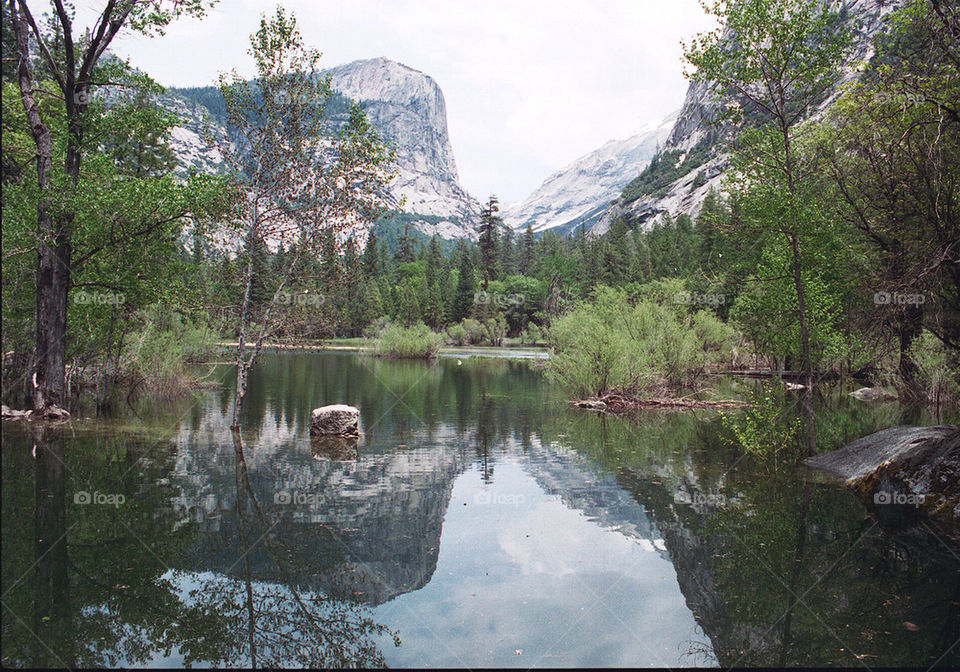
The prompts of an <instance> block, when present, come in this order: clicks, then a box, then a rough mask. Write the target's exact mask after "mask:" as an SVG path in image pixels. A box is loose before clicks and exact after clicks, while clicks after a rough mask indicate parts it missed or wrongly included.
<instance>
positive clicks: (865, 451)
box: [806, 425, 960, 531]
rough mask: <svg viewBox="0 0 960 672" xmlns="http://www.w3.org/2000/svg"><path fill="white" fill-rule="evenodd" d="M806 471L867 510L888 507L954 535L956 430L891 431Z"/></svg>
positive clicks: (958, 467)
mask: <svg viewBox="0 0 960 672" xmlns="http://www.w3.org/2000/svg"><path fill="white" fill-rule="evenodd" d="M806 464H807V465H808V466H811V467H813V468H815V469H821V470H823V471H827V472H829V473H832V474H835V475H837V476H839V477H840V478H842V479H843V480H844V481H845V483H846V486H847V487H848V488H850V489H851V490H853V491H854V492H855V493H856V494H857V495H858V497H860V499H861V500H862V501H863V502H864V503H865V504H866V505H867V507H868V508H870V509H871V510H878V509H883V508H884V505H887V504H893V505H899V507H900V508H901V509H902V508H903V507H908V508H912V509H913V510H914V511H915V512H916V513H917V514H925V515H927V516H930V517H933V518H937V519H939V520H941V521H943V522H946V523H948V524H950V525H951V526H952V527H953V529H954V530H955V531H960V426H958V425H934V426H931V427H891V428H889V429H884V430H882V431H879V432H875V433H873V434H870V435H869V436H865V437H863V438H862V439H857V440H856V441H854V442H852V443H850V444H848V445H846V446H844V447H843V448H841V449H840V450H835V451H833V452H830V453H824V454H823V455H817V456H815V457H811V458H809V459H808V460H807V461H806Z"/></svg>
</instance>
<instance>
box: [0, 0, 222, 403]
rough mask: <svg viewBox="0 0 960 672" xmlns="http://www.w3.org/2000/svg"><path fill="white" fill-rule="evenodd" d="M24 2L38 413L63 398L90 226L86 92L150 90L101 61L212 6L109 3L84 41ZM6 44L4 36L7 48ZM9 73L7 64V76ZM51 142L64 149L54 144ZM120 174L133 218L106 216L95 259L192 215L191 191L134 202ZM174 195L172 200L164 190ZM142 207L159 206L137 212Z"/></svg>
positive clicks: (20, 53) (23, 92) (23, 86)
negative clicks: (126, 42)
mask: <svg viewBox="0 0 960 672" xmlns="http://www.w3.org/2000/svg"><path fill="white" fill-rule="evenodd" d="M30 4H31V3H30V2H28V1H27V0H9V2H8V7H7V9H8V12H7V13H6V14H7V16H5V17H4V29H5V30H6V29H7V28H11V29H12V37H13V41H14V42H15V44H16V54H17V57H18V62H17V69H16V78H15V79H16V82H17V87H18V92H19V99H20V102H21V104H22V107H23V111H24V113H25V117H26V125H27V127H28V128H29V133H30V137H31V138H32V140H33V142H34V145H35V148H36V151H35V154H34V165H35V172H34V173H33V175H32V179H33V180H34V181H35V184H36V192H35V193H34V195H33V196H32V198H31V200H32V201H33V206H34V210H35V213H36V215H35V217H36V227H37V235H36V240H35V245H36V250H37V268H36V275H35V278H36V280H35V288H34V289H35V292H34V295H35V298H36V332H35V333H36V343H35V353H34V356H35V360H36V363H35V369H34V371H35V379H34V380H35V384H34V388H33V405H34V408H35V409H36V410H43V409H45V408H47V407H48V406H51V405H58V404H61V403H62V402H63V400H64V392H65V376H64V374H65V347H66V342H67V339H66V335H67V295H68V292H69V291H70V287H71V284H72V281H73V278H72V274H73V272H74V265H75V263H76V261H77V257H76V256H75V255H76V253H77V250H76V247H77V246H76V245H75V241H74V238H75V236H77V235H78V234H81V235H82V233H83V231H84V230H85V228H86V227H87V226H89V225H90V223H89V220H88V221H87V222H84V221H82V220H83V218H82V217H79V216H78V215H79V214H80V213H79V210H80V209H81V207H82V204H84V203H86V202H88V199H87V198H86V196H87V195H86V194H84V193H83V192H84V187H83V185H82V184H81V178H82V167H83V164H84V161H85V160H86V159H88V158H89V157H91V156H95V155H96V154H97V153H98V152H99V151H100V149H101V147H102V145H100V144H99V143H96V142H91V141H90V138H88V137H87V135H86V134H87V131H88V130H89V129H90V121H91V117H92V116H93V117H95V116H96V114H97V113H96V112H94V113H93V114H91V106H92V100H93V99H92V98H91V94H92V93H93V92H94V90H95V89H96V88H97V86H98V84H97V83H98V82H102V81H110V80H113V81H116V80H117V79H118V78H120V77H123V78H125V79H126V80H127V81H129V82H130V83H134V84H135V85H137V86H139V87H141V88H142V87H146V88H148V89H149V83H148V80H147V79H146V78H145V77H137V76H133V75H132V73H130V72H128V71H126V70H125V68H123V67H121V66H120V65H118V64H115V63H110V64H107V65H104V63H103V62H102V61H103V60H104V59H103V55H104V53H105V52H106V51H107V49H108V48H109V46H110V44H111V43H112V42H113V40H114V38H115V37H116V36H117V34H118V33H119V32H120V31H121V30H123V29H132V30H134V31H136V32H140V33H143V34H145V35H150V34H154V33H157V32H162V30H163V28H164V27H165V26H166V25H168V24H169V23H170V22H171V21H173V20H174V19H176V18H178V17H179V16H182V15H192V16H202V15H203V13H204V10H205V8H206V7H208V6H210V3H209V2H206V1H205V0H177V1H176V2H174V1H173V0H169V1H164V0H130V1H128V2H108V3H106V5H105V7H104V9H103V11H102V12H101V13H100V14H99V17H98V19H97V21H96V23H95V25H94V26H93V27H92V28H91V29H89V30H87V31H85V33H84V34H85V37H83V38H79V36H78V35H77V34H76V32H75V30H74V24H73V16H72V10H71V8H70V7H69V6H68V5H67V4H66V3H65V2H63V0H53V8H54V16H53V17H51V23H52V24H53V25H54V26H55V27H56V31H55V32H53V33H51V32H49V31H44V30H42V29H41V27H40V25H39V24H38V22H37V21H36V19H35V18H34V15H33V11H32V10H31V8H30ZM9 38H10V33H7V35H6V39H7V42H8V43H9V42H10V39H9ZM31 41H32V42H33V43H34V44H35V45H36V50H37V53H38V54H39V62H38V60H35V59H34V58H33V53H32V52H31V48H30V44H31ZM5 46H6V45H5ZM4 54H5V56H6V55H7V52H6V51H5V52H4ZM7 70H8V68H5V73H6V71H7ZM111 75H112V76H111ZM48 95H49V96H52V99H54V100H59V101H61V102H62V107H58V106H47V105H45V104H44V101H43V98H44V97H46V96H48ZM57 139H59V140H60V141H62V144H59V143H58V142H55V141H56V140H57ZM121 175H122V177H121ZM118 177H120V179H118V180H117V181H116V182H115V184H114V185H113V189H114V190H115V193H117V194H119V193H123V192H126V193H125V194H124V195H125V196H126V197H127V202H128V203H129V204H130V205H133V206H134V208H133V209H134V212H130V211H128V210H126V209H125V208H118V209H116V210H105V211H104V212H113V213H117V215H118V219H120V220H122V221H120V222H116V223H114V226H112V227H111V230H112V232H113V233H112V235H111V236H110V237H109V240H107V241H104V242H103V243H102V244H100V245H98V246H94V247H93V248H91V249H89V250H87V251H86V252H85V254H89V255H91V257H92V256H94V255H97V256H100V255H101V254H102V252H103V251H104V250H109V252H111V253H116V249H115V248H116V247H117V245H119V244H120V243H121V242H126V241H130V240H131V239H149V238H151V237H154V236H157V235H160V234H161V233H162V232H164V231H165V230H167V229H169V228H171V227H172V226H174V225H175V224H178V223H181V222H182V219H183V217H184V216H185V215H186V214H187V212H189V209H188V210H184V209H182V208H183V205H184V204H185V203H184V202H183V201H185V200H186V199H183V198H182V196H183V194H184V189H187V187H181V188H180V189H177V187H176V185H174V184H172V183H168V184H165V185H164V186H163V189H164V190H166V191H167V193H168V195H174V196H180V197H181V198H179V199H178V198H176V197H175V198H173V199H161V201H160V202H159V204H150V203H147V202H146V199H145V198H144V195H143V194H142V193H141V194H139V195H138V196H134V194H135V193H136V192H137V191H138V187H139V185H138V184H137V180H138V177H137V176H135V175H134V176H132V177H131V176H129V175H124V174H123V173H121V174H120V175H118ZM171 190H174V194H170V191H171ZM170 200H173V201H174V202H173V203H171V202H170ZM144 205H146V206H149V205H159V206H160V207H153V208H150V207H137V206H144ZM124 215H126V216H124Z"/></svg>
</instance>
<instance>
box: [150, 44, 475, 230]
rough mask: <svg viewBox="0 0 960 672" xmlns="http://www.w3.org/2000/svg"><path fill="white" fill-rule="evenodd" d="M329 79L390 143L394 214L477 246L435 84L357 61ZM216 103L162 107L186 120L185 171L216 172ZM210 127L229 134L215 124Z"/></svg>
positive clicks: (205, 98) (168, 100)
mask: <svg viewBox="0 0 960 672" xmlns="http://www.w3.org/2000/svg"><path fill="white" fill-rule="evenodd" d="M326 73H328V74H329V75H330V76H331V80H332V85H333V88H334V89H335V90H336V91H337V92H339V93H340V94H341V95H343V96H345V97H346V98H349V99H352V100H356V101H357V102H359V103H360V105H361V106H362V107H363V109H364V111H365V112H366V113H367V116H368V117H369V119H370V121H371V123H372V124H373V125H374V127H375V128H376V129H377V131H379V133H380V134H381V136H382V137H383V138H384V139H386V140H388V141H390V142H391V143H393V145H394V147H395V149H396V163H395V167H396V169H397V172H398V174H397V177H396V178H395V179H394V181H393V182H392V183H391V185H390V200H391V201H392V203H393V204H394V206H395V207H396V209H398V210H399V209H401V206H400V204H401V202H402V199H405V203H404V205H403V207H402V210H403V211H404V212H406V213H411V214H415V215H423V218H422V219H419V218H416V219H414V220H413V225H414V226H415V227H416V228H418V229H420V230H421V231H423V232H424V233H426V234H427V235H433V234H434V233H437V234H439V235H440V236H441V237H444V238H471V239H475V238H476V235H477V234H476V232H475V231H474V228H473V227H474V224H475V223H476V220H477V218H478V217H479V213H480V205H479V203H478V202H477V201H476V199H474V198H472V197H471V196H470V195H469V194H468V193H467V192H466V190H464V188H463V187H461V186H460V182H459V176H458V174H457V165H456V161H455V160H454V156H453V148H452V147H451V145H450V138H449V135H448V133H447V111H446V104H445V102H444V99H443V92H442V91H441V90H440V87H439V86H438V85H437V83H436V82H435V81H434V80H433V79H432V78H430V77H429V76H428V75H425V74H424V73H422V72H419V71H418V70H414V69H413V68H408V67H407V66H405V65H401V64H399V63H395V62H393V61H391V60H389V59H386V58H375V59H370V60H363V61H354V62H353V63H348V64H346V65H341V66H338V67H335V68H332V69H330V70H328V71H326ZM216 97H217V95H216V92H215V90H214V89H209V88H208V89H200V90H198V89H193V90H184V91H180V92H173V93H171V94H169V95H166V96H164V97H163V99H162V103H163V105H164V106H165V107H166V108H167V109H169V110H170V111H172V112H175V113H176V114H177V115H178V116H179V117H180V118H181V120H182V122H181V124H180V125H179V126H178V127H177V128H175V129H174V130H173V132H172V134H171V138H170V143H171V146H172V147H173V149H174V151H176V152H177V155H178V157H179V158H180V166H181V170H183V171H185V170H188V169H190V168H193V169H197V170H201V171H216V170H217V169H218V167H219V165H220V161H221V159H220V157H219V155H218V153H217V152H216V150H211V149H210V148H208V147H207V146H206V144H205V143H204V142H203V140H202V137H201V128H202V127H203V124H204V114H205V113H206V112H209V111H210V110H209V109H208V108H207V107H206V105H205V104H206V103H209V102H210V101H211V100H216ZM211 104H212V103H211ZM214 116H215V115H214ZM333 121H334V122H336V121H337V116H336V115H334V119H333ZM213 127H214V131H215V132H217V133H220V134H223V133H225V131H224V129H223V128H222V127H220V126H219V125H218V124H216V123H214V124H213Z"/></svg>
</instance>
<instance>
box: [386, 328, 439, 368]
mask: <svg viewBox="0 0 960 672" xmlns="http://www.w3.org/2000/svg"><path fill="white" fill-rule="evenodd" d="M442 342H443V337H442V336H440V334H437V333H434V332H433V331H432V330H431V329H430V327H428V326H427V325H425V324H424V323H423V322H418V323H416V324H414V325H413V326H411V327H401V326H399V325H396V324H391V325H389V326H387V327H386V328H385V329H384V330H383V332H382V333H381V334H380V337H379V338H378V339H377V342H376V345H375V347H374V353H375V354H376V355H377V356H378V357H391V358H395V359H432V358H434V357H436V356H437V351H438V350H439V349H440V344H441V343H442Z"/></svg>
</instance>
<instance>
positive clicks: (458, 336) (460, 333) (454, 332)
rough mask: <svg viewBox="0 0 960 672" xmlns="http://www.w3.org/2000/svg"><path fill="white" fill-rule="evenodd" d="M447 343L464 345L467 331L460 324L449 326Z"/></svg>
mask: <svg viewBox="0 0 960 672" xmlns="http://www.w3.org/2000/svg"><path fill="white" fill-rule="evenodd" d="M447 343H449V344H450V345H466V343H467V330H466V329H465V328H464V327H463V325H462V324H451V325H450V326H449V327H447Z"/></svg>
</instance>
